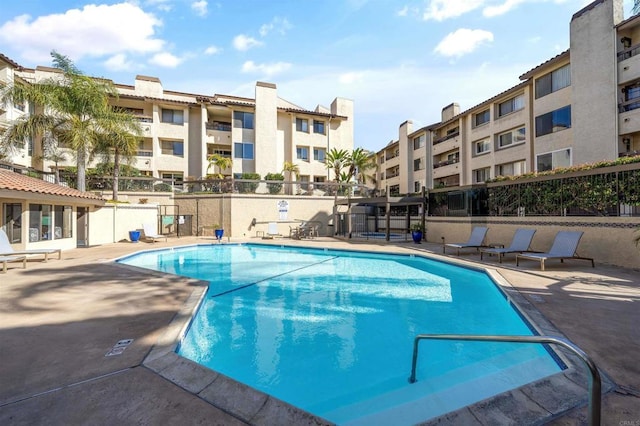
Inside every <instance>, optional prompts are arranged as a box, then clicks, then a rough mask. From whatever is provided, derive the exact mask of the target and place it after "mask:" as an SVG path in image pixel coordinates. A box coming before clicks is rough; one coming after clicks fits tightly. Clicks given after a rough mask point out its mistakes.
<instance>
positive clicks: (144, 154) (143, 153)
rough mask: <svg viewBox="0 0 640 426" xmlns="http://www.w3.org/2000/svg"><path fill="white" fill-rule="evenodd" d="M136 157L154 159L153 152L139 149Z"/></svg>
mask: <svg viewBox="0 0 640 426" xmlns="http://www.w3.org/2000/svg"><path fill="white" fill-rule="evenodd" d="M136 157H153V150H151V149H139V150H137V151H136Z"/></svg>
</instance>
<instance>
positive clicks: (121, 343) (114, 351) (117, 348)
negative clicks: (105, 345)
mask: <svg viewBox="0 0 640 426" xmlns="http://www.w3.org/2000/svg"><path fill="white" fill-rule="evenodd" d="M132 342H133V339H122V340H118V342H117V343H116V344H115V345H113V347H112V348H111V349H109V352H107V353H106V354H105V355H104V356H113V355H120V354H122V353H123V352H124V350H125V349H127V347H128V346H129V345H130V344H131V343H132Z"/></svg>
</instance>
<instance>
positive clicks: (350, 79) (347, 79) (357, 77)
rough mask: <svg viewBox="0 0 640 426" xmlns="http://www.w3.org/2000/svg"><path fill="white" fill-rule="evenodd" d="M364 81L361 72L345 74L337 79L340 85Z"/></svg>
mask: <svg viewBox="0 0 640 426" xmlns="http://www.w3.org/2000/svg"><path fill="white" fill-rule="evenodd" d="M363 80H364V73H363V72H354V71H352V72H346V73H344V74H341V75H340V76H339V77H338V81H339V82H340V83H341V84H353V83H356V82H358V83H359V82H362V81H363Z"/></svg>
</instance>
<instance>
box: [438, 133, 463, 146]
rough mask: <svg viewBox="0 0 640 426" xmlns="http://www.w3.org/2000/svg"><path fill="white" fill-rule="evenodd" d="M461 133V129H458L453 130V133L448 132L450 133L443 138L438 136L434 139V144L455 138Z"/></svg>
mask: <svg viewBox="0 0 640 426" xmlns="http://www.w3.org/2000/svg"><path fill="white" fill-rule="evenodd" d="M459 135H460V132H459V131H457V132H453V133H450V134H448V135H446V136H443V137H441V138H437V139H435V140H434V141H433V144H434V145H437V144H439V143H442V142H445V141H448V140H449V139H453V138H455V137H456V136H459Z"/></svg>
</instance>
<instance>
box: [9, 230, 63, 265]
mask: <svg viewBox="0 0 640 426" xmlns="http://www.w3.org/2000/svg"><path fill="white" fill-rule="evenodd" d="M53 253H58V259H62V250H61V249H54V248H43V249H29V250H14V248H13V246H12V245H11V243H10V242H9V238H8V237H7V234H6V233H5V232H4V230H3V229H0V256H19V255H30V254H42V255H44V261H45V262H46V261H48V260H49V255H50V254H53ZM5 267H6V265H5Z"/></svg>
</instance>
